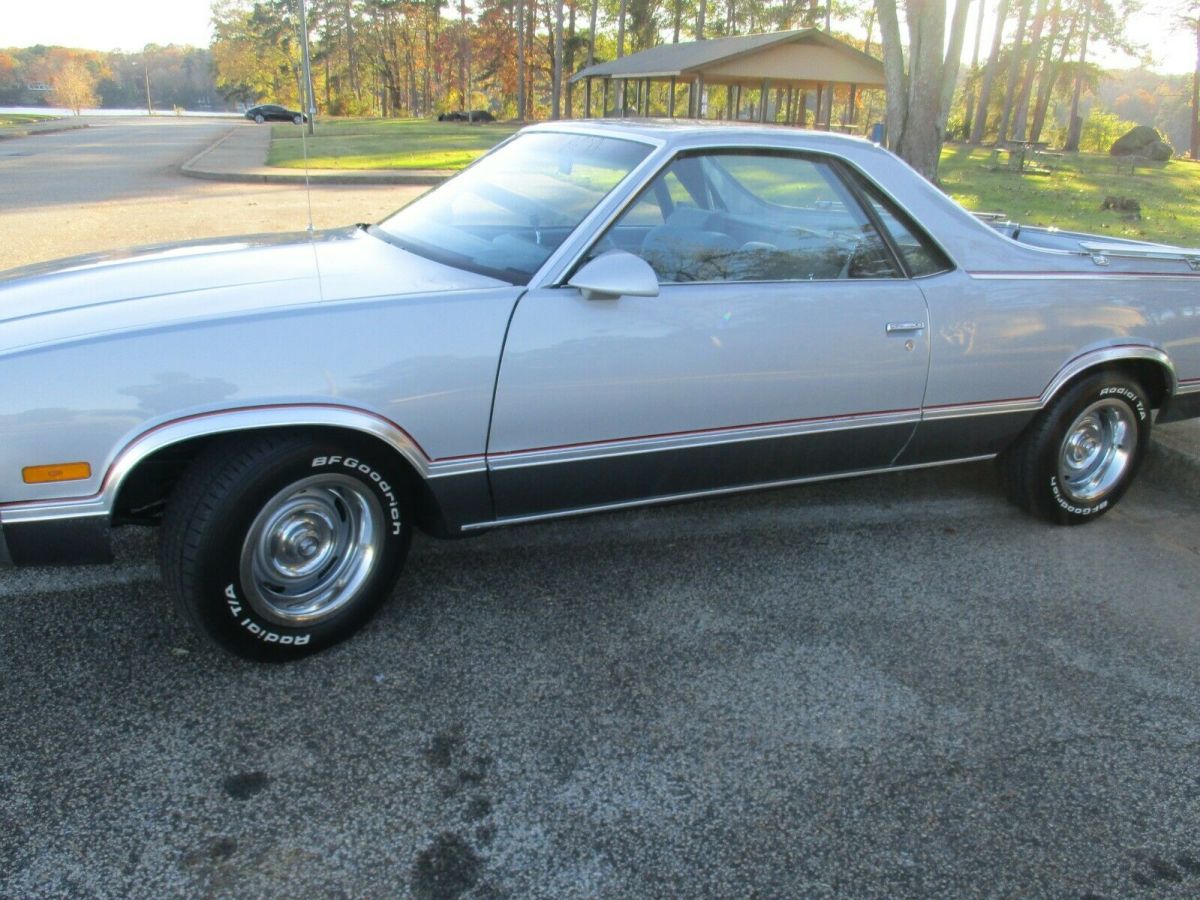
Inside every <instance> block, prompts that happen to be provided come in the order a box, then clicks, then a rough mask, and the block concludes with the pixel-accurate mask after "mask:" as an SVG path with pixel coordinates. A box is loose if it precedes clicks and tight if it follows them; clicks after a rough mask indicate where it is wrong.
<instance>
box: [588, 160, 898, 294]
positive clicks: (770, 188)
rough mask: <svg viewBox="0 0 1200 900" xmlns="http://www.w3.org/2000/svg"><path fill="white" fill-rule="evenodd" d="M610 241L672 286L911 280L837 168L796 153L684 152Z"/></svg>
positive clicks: (612, 233)
mask: <svg viewBox="0 0 1200 900" xmlns="http://www.w3.org/2000/svg"><path fill="white" fill-rule="evenodd" d="M606 237H607V240H602V241H601V242H600V243H599V244H598V245H597V247H598V248H608V247H612V246H614V245H615V246H618V247H622V248H624V249H627V250H630V251H631V252H633V253H635V254H637V255H638V256H640V257H641V258H642V259H644V260H646V262H647V263H649V264H650V266H651V267H652V268H653V269H654V271H655V273H656V274H657V275H658V279H659V281H660V282H661V283H663V284H672V283H681V282H711V281H825V280H839V279H862V278H900V277H903V272H902V271H901V270H900V268H899V266H898V265H897V263H896V261H895V258H894V256H893V255H892V253H891V251H890V249H889V248H888V246H887V245H886V244H885V243H884V241H883V239H882V238H881V237H880V235H879V232H878V231H877V230H876V229H875V227H874V225H872V224H871V220H870V219H869V218H868V217H867V215H866V214H865V213H864V212H863V210H862V208H861V207H860V206H859V204H858V203H857V202H856V201H855V199H854V197H853V195H852V194H851V193H850V192H849V191H848V190H847V188H846V186H845V185H844V184H843V183H842V181H841V180H840V179H839V177H838V175H837V174H836V173H835V172H834V170H833V168H832V166H830V165H829V164H828V163H825V162H822V161H820V160H815V159H810V158H806V157H802V156H795V155H790V154H772V153H761V152H751V153H746V152H738V151H717V152H712V153H705V154H702V155H700V154H697V155H684V156H680V157H678V158H676V159H675V160H674V161H673V162H672V163H671V164H670V165H669V166H668V167H667V169H666V170H665V171H663V172H662V173H660V174H659V175H658V177H656V178H655V180H654V181H653V182H651V183H650V185H648V186H647V187H646V188H645V189H644V190H643V191H642V193H641V194H640V195H639V196H638V198H637V199H636V200H635V201H634V203H632V204H631V205H630V206H629V207H628V208H627V209H626V211H625V212H624V213H623V214H622V215H621V217H620V218H619V219H617V221H616V222H615V223H614V224H613V226H612V227H611V228H610V230H609V232H608V234H607V235H606Z"/></svg>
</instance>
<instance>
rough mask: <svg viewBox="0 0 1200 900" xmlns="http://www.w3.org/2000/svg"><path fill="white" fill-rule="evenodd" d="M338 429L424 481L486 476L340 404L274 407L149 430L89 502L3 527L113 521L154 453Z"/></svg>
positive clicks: (28, 504) (5, 510)
mask: <svg viewBox="0 0 1200 900" xmlns="http://www.w3.org/2000/svg"><path fill="white" fill-rule="evenodd" d="M305 427H316V428H321V427H326V428H339V429H343V430H346V431H353V432H357V433H359V434H364V435H368V436H371V437H374V438H376V439H378V440H380V441H382V442H383V443H384V444H386V445H387V446H388V447H390V448H391V449H392V450H393V451H394V452H396V453H397V454H399V455H400V456H401V457H402V458H403V459H404V460H405V461H406V462H407V463H408V464H409V465H410V466H411V467H412V468H413V470H414V471H415V472H416V473H417V475H418V476H419V477H420V478H421V479H422V480H424V481H429V480H430V479H435V478H440V477H446V476H451V475H465V474H470V473H474V472H481V471H484V470H485V465H484V462H483V455H482V454H480V455H477V456H459V457H447V458H444V459H431V458H430V457H429V455H428V454H427V453H426V452H425V450H424V448H422V447H421V445H420V444H419V443H418V442H417V441H416V439H415V438H413V437H412V435H410V434H409V433H408V432H407V431H405V430H404V429H403V428H401V427H400V426H399V425H397V424H396V423H395V422H393V421H391V420H390V419H388V418H386V417H384V416H381V415H379V414H377V413H373V412H370V411H368V410H364V409H361V408H358V407H353V406H345V405H340V404H305V403H297V404H271V405H263V406H252V407H242V408H238V409H225V410H215V411H212V412H204V413H197V414H194V415H189V416H183V417H180V418H177V419H171V420H168V421H165V422H162V423H159V424H158V425H155V426H154V427H152V428H149V429H147V430H145V431H143V432H141V433H140V434H138V435H136V436H135V437H133V438H132V439H130V440H128V441H127V442H126V443H125V444H124V446H123V447H122V448H121V449H120V450H119V451H118V452H117V453H116V455H115V456H114V457H113V460H112V462H111V463H109V465H108V467H107V469H106V471H105V474H104V479H103V481H102V482H101V485H100V489H99V490H98V491H97V492H96V493H94V494H91V495H89V496H85V497H68V498H62V499H53V500H33V501H17V502H13V503H8V504H4V505H3V506H0V522H4V523H16V522H40V521H47V520H53V519H74V518H81V517H89V516H109V515H111V514H112V511H113V509H114V507H115V505H116V501H117V497H118V495H119V494H120V490H121V486H122V485H123V484H124V483H125V480H126V479H127V478H128V476H129V475H130V473H132V472H133V471H134V470H135V469H136V468H137V466H138V465H139V464H140V463H142V462H144V461H145V460H146V459H147V458H149V457H150V456H151V455H153V454H154V453H157V452H158V451H159V450H163V449H165V448H167V447H170V446H173V445H176V444H180V443H183V442H185V441H189V440H194V439H196V438H203V437H218V436H221V435H228V434H237V433H244V432H251V431H260V430H265V429H273V428H305Z"/></svg>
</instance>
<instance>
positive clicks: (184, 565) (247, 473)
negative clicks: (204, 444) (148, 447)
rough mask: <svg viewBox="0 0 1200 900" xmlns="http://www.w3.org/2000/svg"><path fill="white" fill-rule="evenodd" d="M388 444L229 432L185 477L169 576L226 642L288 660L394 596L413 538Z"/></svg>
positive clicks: (340, 636) (173, 523) (348, 630)
mask: <svg viewBox="0 0 1200 900" xmlns="http://www.w3.org/2000/svg"><path fill="white" fill-rule="evenodd" d="M407 488H408V481H407V477H406V473H405V472H404V470H403V468H402V466H401V465H400V464H399V463H397V462H396V461H395V460H394V459H393V458H392V457H390V456H389V454H388V451H387V450H386V449H385V448H383V447H379V446H376V445H373V444H370V443H368V442H365V441H356V440H353V439H347V438H342V437H339V436H328V437H326V436H311V435H291V436H289V435H263V436H259V437H253V438H247V439H245V440H231V441H222V442H219V443H218V444H216V445H214V446H213V447H211V448H210V449H209V450H208V451H206V452H205V453H204V454H202V455H201V456H200V457H199V458H198V459H197V460H196V461H195V462H194V463H193V464H192V466H191V467H190V468H189V469H188V471H187V472H186V473H185V474H184V476H183V477H182V478H181V479H180V482H179V484H178V485H177V486H176V488H175V490H174V492H173V493H172V496H171V498H170V500H169V501H168V504H167V510H166V513H165V516H164V520H163V527H162V533H161V538H160V563H161V566H162V572H163V580H164V582H165V583H166V585H167V587H168V589H169V590H170V592H171V594H172V595H173V596H174V599H175V601H176V603H177V604H178V606H179V607H180V609H181V610H182V611H183V613H184V614H185V615H186V617H187V618H188V619H190V620H191V621H192V622H193V623H194V624H195V625H196V626H197V627H198V628H199V629H200V631H201V632H203V633H204V634H205V635H207V636H208V637H209V638H211V639H212V640H213V641H215V642H216V643H217V644H218V645H219V646H220V647H222V648H224V649H225V650H228V651H230V652H231V653H234V654H236V655H238V656H241V657H245V658H247V659H254V660H261V661H271V662H285V661H287V660H290V659H296V658H298V657H301V656H305V655H307V654H309V653H313V652H315V651H317V650H322V649H324V648H326V647H329V646H331V645H332V644H335V643H337V642H338V641H341V640H344V639H345V638H347V637H349V636H350V635H351V634H353V633H354V632H355V631H357V630H358V629H359V628H360V627H361V626H362V625H363V624H364V623H365V622H366V621H367V620H368V619H369V618H370V617H371V616H372V615H373V614H374V612H375V611H376V610H377V609H378V608H379V606H380V605H381V604H382V603H383V602H384V601H385V600H386V599H387V598H388V596H390V594H391V592H392V588H393V586H394V585H395V582H396V579H397V577H398V576H399V574H400V570H401V568H402V567H403V565H404V559H405V556H406V555H407V553H408V546H409V543H410V541H411V539H412V528H411V524H410V520H409V510H410V508H411V504H410V502H409V497H408V493H407Z"/></svg>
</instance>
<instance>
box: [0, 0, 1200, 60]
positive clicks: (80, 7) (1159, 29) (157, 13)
mask: <svg viewBox="0 0 1200 900" xmlns="http://www.w3.org/2000/svg"><path fill="white" fill-rule="evenodd" d="M948 5H949V4H948ZM1165 5H1167V4H1166V2H1165V0H1147V2H1146V4H1145V6H1146V8H1147V10H1154V9H1156V8H1161V7H1163V6H1165ZM5 6H7V7H8V9H6V11H5V13H4V15H3V18H2V19H0V47H27V46H30V45H32V44H60V45H62V46H66V47H79V48H83V49H88V50H132V51H137V50H141V49H142V48H143V47H144V46H145V45H146V44H151V43H153V44H192V45H193V46H197V47H207V46H208V44H209V41H210V39H211V37H212V27H211V23H210V18H211V12H210V9H209V7H210V0H107V2H98V0H52V2H50V3H38V2H33V0H10V2H6V3H5ZM994 9H995V0H989V2H988V10H989V14H992V10H994ZM51 10H52V12H49V11H51ZM974 23H975V11H974V10H972V13H971V18H970V20H969V23H968V24H969V26H970V28H969V31H970V35H969V36H968V39H967V47H966V50H965V54H966V57H967V59H968V60H969V57H970V51H971V47H970V44H971V42H972V39H973V34H974ZM1130 34H1131V36H1132V37H1133V39H1134V40H1135V41H1139V42H1141V43H1144V44H1146V45H1147V46H1149V47H1150V48H1151V50H1152V53H1153V56H1154V59H1155V66H1154V67H1155V68H1156V69H1158V70H1160V71H1164V72H1191V71H1192V69H1193V68H1194V66H1195V62H1196V41H1195V38H1194V36H1191V35H1189V34H1187V33H1184V32H1182V31H1173V30H1172V29H1171V26H1170V22H1169V18H1168V17H1164V16H1163V15H1162V14H1161V13H1154V12H1152V11H1144V12H1142V13H1139V14H1137V15H1136V16H1135V17H1134V18H1133V19H1131V20H1130ZM988 37H989V35H988V28H987V27H986V26H985V28H984V50H983V53H984V54H985V55H986V53H987V42H988ZM1097 61H1098V62H1099V63H1100V64H1101V65H1105V66H1110V67H1114V68H1116V67H1129V66H1133V65H1135V64H1136V61H1135V60H1133V59H1130V58H1128V57H1123V56H1120V55H1109V56H1103V57H1101V58H1100V59H1098V60H1097Z"/></svg>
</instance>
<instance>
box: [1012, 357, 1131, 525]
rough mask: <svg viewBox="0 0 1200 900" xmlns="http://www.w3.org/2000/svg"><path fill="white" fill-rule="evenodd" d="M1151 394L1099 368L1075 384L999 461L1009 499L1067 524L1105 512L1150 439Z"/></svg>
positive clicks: (1128, 479) (1127, 482)
mask: <svg viewBox="0 0 1200 900" xmlns="http://www.w3.org/2000/svg"><path fill="white" fill-rule="evenodd" d="M1150 409H1151V406H1150V398H1149V397H1148V396H1147V394H1146V391H1145V389H1144V388H1143V387H1142V386H1141V385H1140V384H1139V383H1138V382H1137V381H1134V380H1133V379H1131V378H1128V377H1126V376H1124V375H1121V374H1119V373H1114V372H1098V373H1096V374H1094V375H1090V376H1088V377H1086V378H1084V379H1082V380H1080V381H1079V382H1077V383H1076V384H1075V385H1073V386H1072V387H1070V388H1069V389H1068V390H1067V391H1066V392H1065V393H1063V394H1062V395H1061V396H1059V397H1058V398H1057V399H1056V400H1055V401H1054V402H1053V403H1052V404H1051V405H1050V406H1049V407H1048V408H1047V409H1046V410H1045V411H1044V412H1043V413H1042V414H1041V415H1040V416H1039V417H1038V419H1037V420H1035V422H1034V423H1033V425H1032V426H1031V427H1030V429H1029V431H1027V432H1026V433H1025V435H1024V436H1023V437H1022V438H1021V439H1020V440H1019V441H1018V442H1017V443H1016V444H1015V445H1014V446H1013V447H1011V448H1010V449H1009V450H1008V451H1006V452H1005V454H1004V455H1003V456H1002V457H1001V460H1000V471H1001V475H1002V477H1003V480H1004V482H1005V487H1006V489H1007V490H1008V493H1009V496H1010V497H1011V498H1012V499H1013V500H1014V501H1015V502H1016V503H1017V504H1018V505H1020V506H1022V507H1024V508H1025V509H1027V510H1029V511H1030V512H1032V513H1034V514H1035V515H1038V516H1041V517H1042V518H1044V519H1048V520H1049V521H1051V522H1057V523H1060V524H1063V525H1079V524H1082V523H1083V522H1089V521H1091V520H1092V519H1095V518H1097V517H1098V516H1100V515H1103V514H1104V513H1106V512H1108V510H1110V509H1112V508H1113V506H1115V505H1116V503H1117V501H1118V500H1120V499H1121V496H1122V495H1123V494H1124V493H1125V491H1126V490H1127V489H1128V487H1129V485H1130V484H1131V483H1132V481H1133V477H1134V475H1136V474H1137V470H1138V467H1139V466H1140V465H1141V462H1142V458H1143V457H1144V456H1145V452H1146V446H1147V444H1148V443H1149V440H1150Z"/></svg>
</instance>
